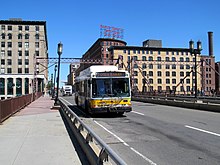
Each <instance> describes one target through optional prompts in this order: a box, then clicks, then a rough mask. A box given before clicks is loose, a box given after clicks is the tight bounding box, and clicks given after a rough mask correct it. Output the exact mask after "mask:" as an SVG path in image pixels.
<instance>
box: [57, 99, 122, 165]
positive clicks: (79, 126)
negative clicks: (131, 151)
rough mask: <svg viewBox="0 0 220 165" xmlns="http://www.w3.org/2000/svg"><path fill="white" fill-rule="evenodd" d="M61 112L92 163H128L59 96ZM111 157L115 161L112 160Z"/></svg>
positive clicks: (94, 164) (98, 164)
mask: <svg viewBox="0 0 220 165" xmlns="http://www.w3.org/2000/svg"><path fill="white" fill-rule="evenodd" d="M59 102H60V106H61V112H62V113H63V114H64V116H65V118H66V120H67V121H68V124H69V126H70V128H71V130H72V131H73V133H74V135H75V136H76V138H77V140H78V142H79V144H80V145H81V147H82V149H83V151H84V152H85V154H86V156H87V158H88V160H89V162H90V164H92V165H101V164H105V163H106V164H111V163H115V164H117V165H126V163H125V162H124V160H122V159H121V158H120V157H119V156H118V155H117V154H116V153H115V152H114V151H113V150H112V149H111V148H110V147H109V146H108V145H107V144H106V143H105V142H104V141H103V140H102V139H101V138H100V137H99V136H98V135H97V134H95V133H94V132H93V130H92V129H90V128H89V127H88V126H87V125H86V124H84V123H83V121H82V120H81V119H80V118H79V117H78V116H77V115H76V114H75V113H74V112H73V111H72V110H71V109H70V108H69V107H68V106H67V104H65V102H64V99H62V98H59ZM109 158H110V159H111V160H112V161H113V162H110V161H109Z"/></svg>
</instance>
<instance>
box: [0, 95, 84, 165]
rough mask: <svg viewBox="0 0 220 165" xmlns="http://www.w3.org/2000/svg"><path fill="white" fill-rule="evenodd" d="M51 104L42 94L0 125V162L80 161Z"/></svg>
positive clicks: (56, 164) (58, 164) (52, 164)
mask: <svg viewBox="0 0 220 165" xmlns="http://www.w3.org/2000/svg"><path fill="white" fill-rule="evenodd" d="M53 104H54V101H53V100H51V98H50V97H48V96H45V97H41V98H39V99H37V100H36V101H34V102H33V103H31V104H30V105H28V106H27V107H26V108H24V109H22V110H21V111H20V112H18V113H17V114H15V115H14V116H12V117H10V118H9V119H8V120H6V121H5V122H3V124H2V125H0V164H4V165H30V164H31V165H64V164H65V165H78V164H82V163H81V162H80V160H79V157H78V155H77V152H76V151H75V148H74V146H73V144H72V142H71V140H70V138H69V135H68V133H67V130H66V128H65V126H64V123H63V121H62V118H61V115H60V113H59V111H57V110H51V109H50V108H51V107H52V106H53Z"/></svg>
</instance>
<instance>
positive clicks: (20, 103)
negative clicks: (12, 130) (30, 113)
mask: <svg viewBox="0 0 220 165" xmlns="http://www.w3.org/2000/svg"><path fill="white" fill-rule="evenodd" d="M40 96H42V92H38V93H36V94H35V95H33V94H28V95H23V96H18V97H14V98H10V99H6V100H0V123H2V122H3V121H5V120H6V119H8V118H9V117H10V116H12V115H13V114H15V113H16V112H18V111H19V110H21V109H22V108H24V107H25V106H27V105H28V104H30V103H31V102H32V101H34V100H36V99H37V98H39V97H40Z"/></svg>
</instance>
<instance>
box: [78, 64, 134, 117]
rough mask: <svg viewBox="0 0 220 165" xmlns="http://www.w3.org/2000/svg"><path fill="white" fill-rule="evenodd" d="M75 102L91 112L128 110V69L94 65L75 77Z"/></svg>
mask: <svg viewBox="0 0 220 165" xmlns="http://www.w3.org/2000/svg"><path fill="white" fill-rule="evenodd" d="M75 82H76V93H75V102H76V104H77V106H80V107H82V108H83V109H85V110H86V111H88V112H89V113H91V114H94V113H107V112H114V113H118V114H121V115H122V114H123V113H124V112H130V111H131V110H132V107H131V88H130V76H129V73H128V71H124V70H118V68H117V67H116V66H113V65H94V66H90V67H89V68H87V69H85V70H83V71H81V72H80V75H79V76H78V77H76V81H75Z"/></svg>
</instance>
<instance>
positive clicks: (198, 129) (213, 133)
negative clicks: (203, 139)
mask: <svg viewBox="0 0 220 165" xmlns="http://www.w3.org/2000/svg"><path fill="white" fill-rule="evenodd" d="M185 127H187V128H191V129H194V130H197V131H201V132H205V133H208V134H212V135H215V136H220V134H217V133H215V132H210V131H206V130H203V129H200V128H196V127H192V126H189V125H185Z"/></svg>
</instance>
